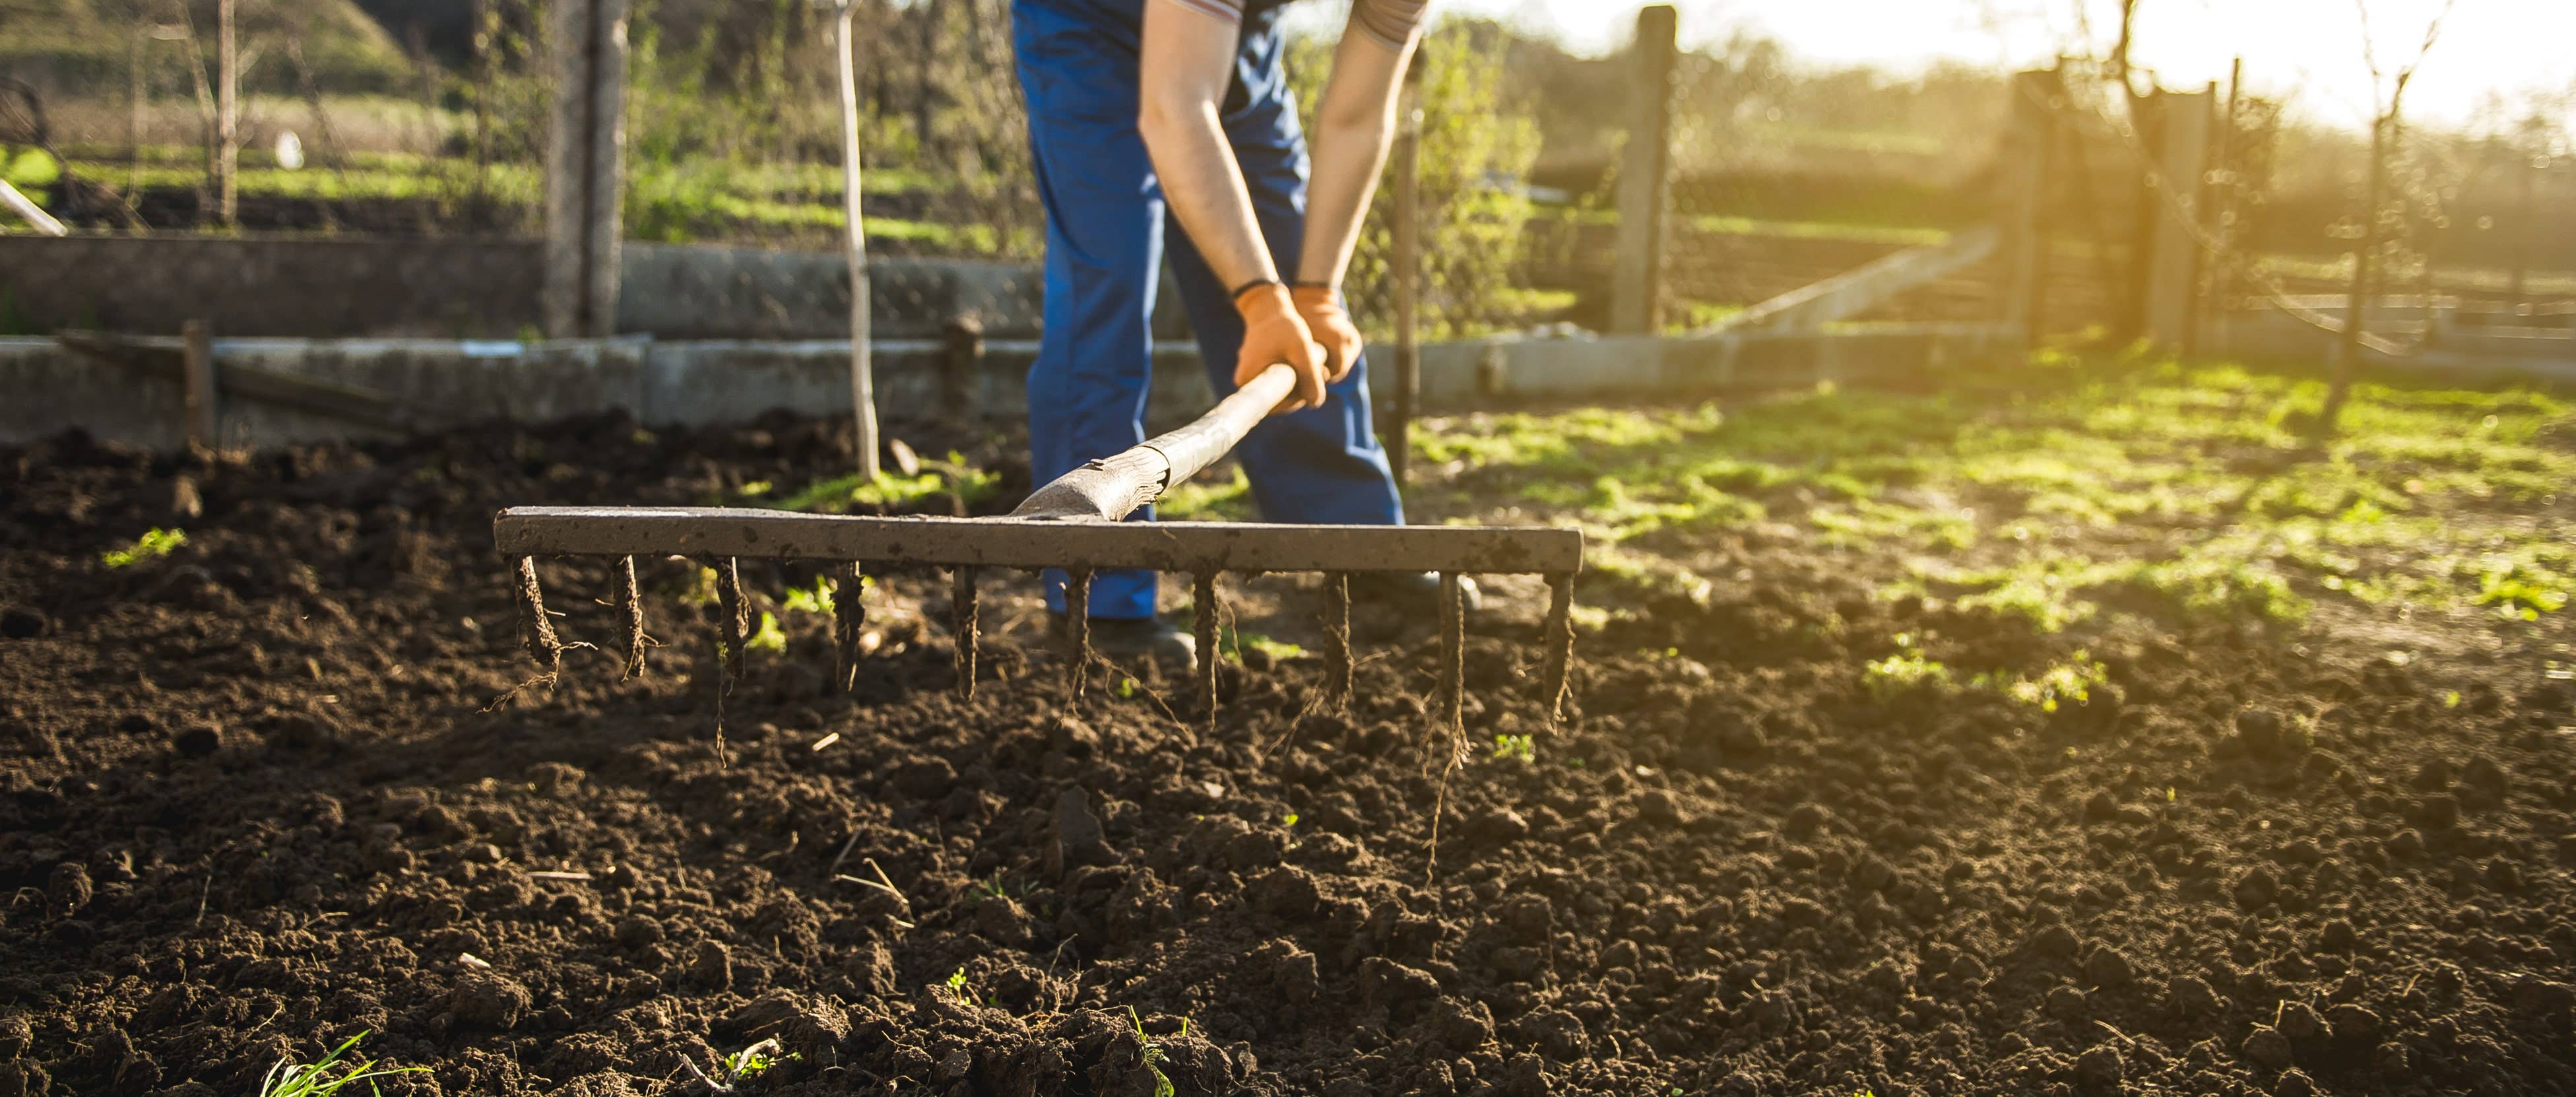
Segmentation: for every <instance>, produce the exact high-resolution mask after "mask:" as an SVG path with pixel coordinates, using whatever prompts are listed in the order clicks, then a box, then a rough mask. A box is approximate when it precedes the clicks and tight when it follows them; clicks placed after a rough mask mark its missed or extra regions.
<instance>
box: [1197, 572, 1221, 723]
mask: <svg viewBox="0 0 2576 1097" xmlns="http://www.w3.org/2000/svg"><path fill="white" fill-rule="evenodd" d="M1216 599H1217V593H1216V573H1215V572H1213V571H1202V572H1199V573H1198V574H1196V575H1193V576H1191V577H1190V623H1191V625H1192V626H1194V628H1195V631H1196V634H1197V639H1198V646H1199V651H1198V655H1199V663H1198V680H1199V696H1200V697H1202V698H1205V701H1204V703H1205V704H1206V705H1207V723H1208V727H1209V729H1210V730H1214V729H1215V727H1216V662H1217V650H1216V641H1217V613H1218V612H1219V610H1218V606H1217V600H1216Z"/></svg>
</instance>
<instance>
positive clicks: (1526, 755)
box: [1494, 735, 1538, 762]
mask: <svg viewBox="0 0 2576 1097" xmlns="http://www.w3.org/2000/svg"><path fill="white" fill-rule="evenodd" d="M1494 757H1495V758H1498V759H1506V760H1510V761H1516V762H1533V761H1536V760H1538V742H1537V740H1535V739H1532V738H1531V737H1529V736H1527V735H1497V736H1494Z"/></svg>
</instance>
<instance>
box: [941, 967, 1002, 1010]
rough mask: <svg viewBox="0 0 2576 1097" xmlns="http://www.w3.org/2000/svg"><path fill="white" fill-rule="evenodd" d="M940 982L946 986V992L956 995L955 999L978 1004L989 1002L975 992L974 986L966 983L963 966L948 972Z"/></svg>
mask: <svg viewBox="0 0 2576 1097" xmlns="http://www.w3.org/2000/svg"><path fill="white" fill-rule="evenodd" d="M940 982H941V985H943V986H946V987H947V988H948V993H950V994H954V995H956V996H957V1000H958V1001H960V1002H965V1003H968V1004H970V1005H978V1006H981V1005H989V1004H990V1003H988V1002H986V1001H985V1000H984V998H983V996H982V995H979V994H976V993H975V988H974V987H972V986H970V985H968V984H967V982H966V969H965V968H963V967H960V968H958V969H957V970H955V971H952V972H950V973H948V978H946V979H943V980H941V981H940Z"/></svg>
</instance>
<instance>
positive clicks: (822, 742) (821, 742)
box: [805, 731, 841, 754]
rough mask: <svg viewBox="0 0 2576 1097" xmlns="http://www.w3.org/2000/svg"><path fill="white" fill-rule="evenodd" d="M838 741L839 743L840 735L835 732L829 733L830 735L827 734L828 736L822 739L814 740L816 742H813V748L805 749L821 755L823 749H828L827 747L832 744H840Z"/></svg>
mask: <svg viewBox="0 0 2576 1097" xmlns="http://www.w3.org/2000/svg"><path fill="white" fill-rule="evenodd" d="M840 741H841V733H840V732H837V731H836V732H833V733H831V734H829V735H826V736H824V737H822V738H820V739H816V740H814V745H813V746H810V747H807V748H805V749H807V750H810V751H813V752H814V753H817V754H820V753H822V752H823V748H825V747H828V746H831V745H832V744H834V743H837V742H840Z"/></svg>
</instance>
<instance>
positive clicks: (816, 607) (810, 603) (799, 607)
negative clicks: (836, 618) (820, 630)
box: [787, 575, 867, 617]
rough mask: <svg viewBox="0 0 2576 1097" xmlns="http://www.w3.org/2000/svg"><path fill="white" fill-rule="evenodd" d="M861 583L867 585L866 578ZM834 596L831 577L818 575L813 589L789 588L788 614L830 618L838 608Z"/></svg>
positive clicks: (862, 578)
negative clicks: (810, 614) (807, 614)
mask: <svg viewBox="0 0 2576 1097" xmlns="http://www.w3.org/2000/svg"><path fill="white" fill-rule="evenodd" d="M859 581H860V582H861V583H865V582H866V581H867V580H866V578H865V577H861V578H860V580H859ZM832 595H833V589H832V579H831V577H830V576H825V575H817V576H815V577H814V585H813V586H812V587H811V588H806V587H789V588H787V612H789V613H813V614H820V615H823V616H826V617H828V616H830V615H831V614H832V611H833V609H835V608H836V606H835V603H834V602H833V600H832Z"/></svg>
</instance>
